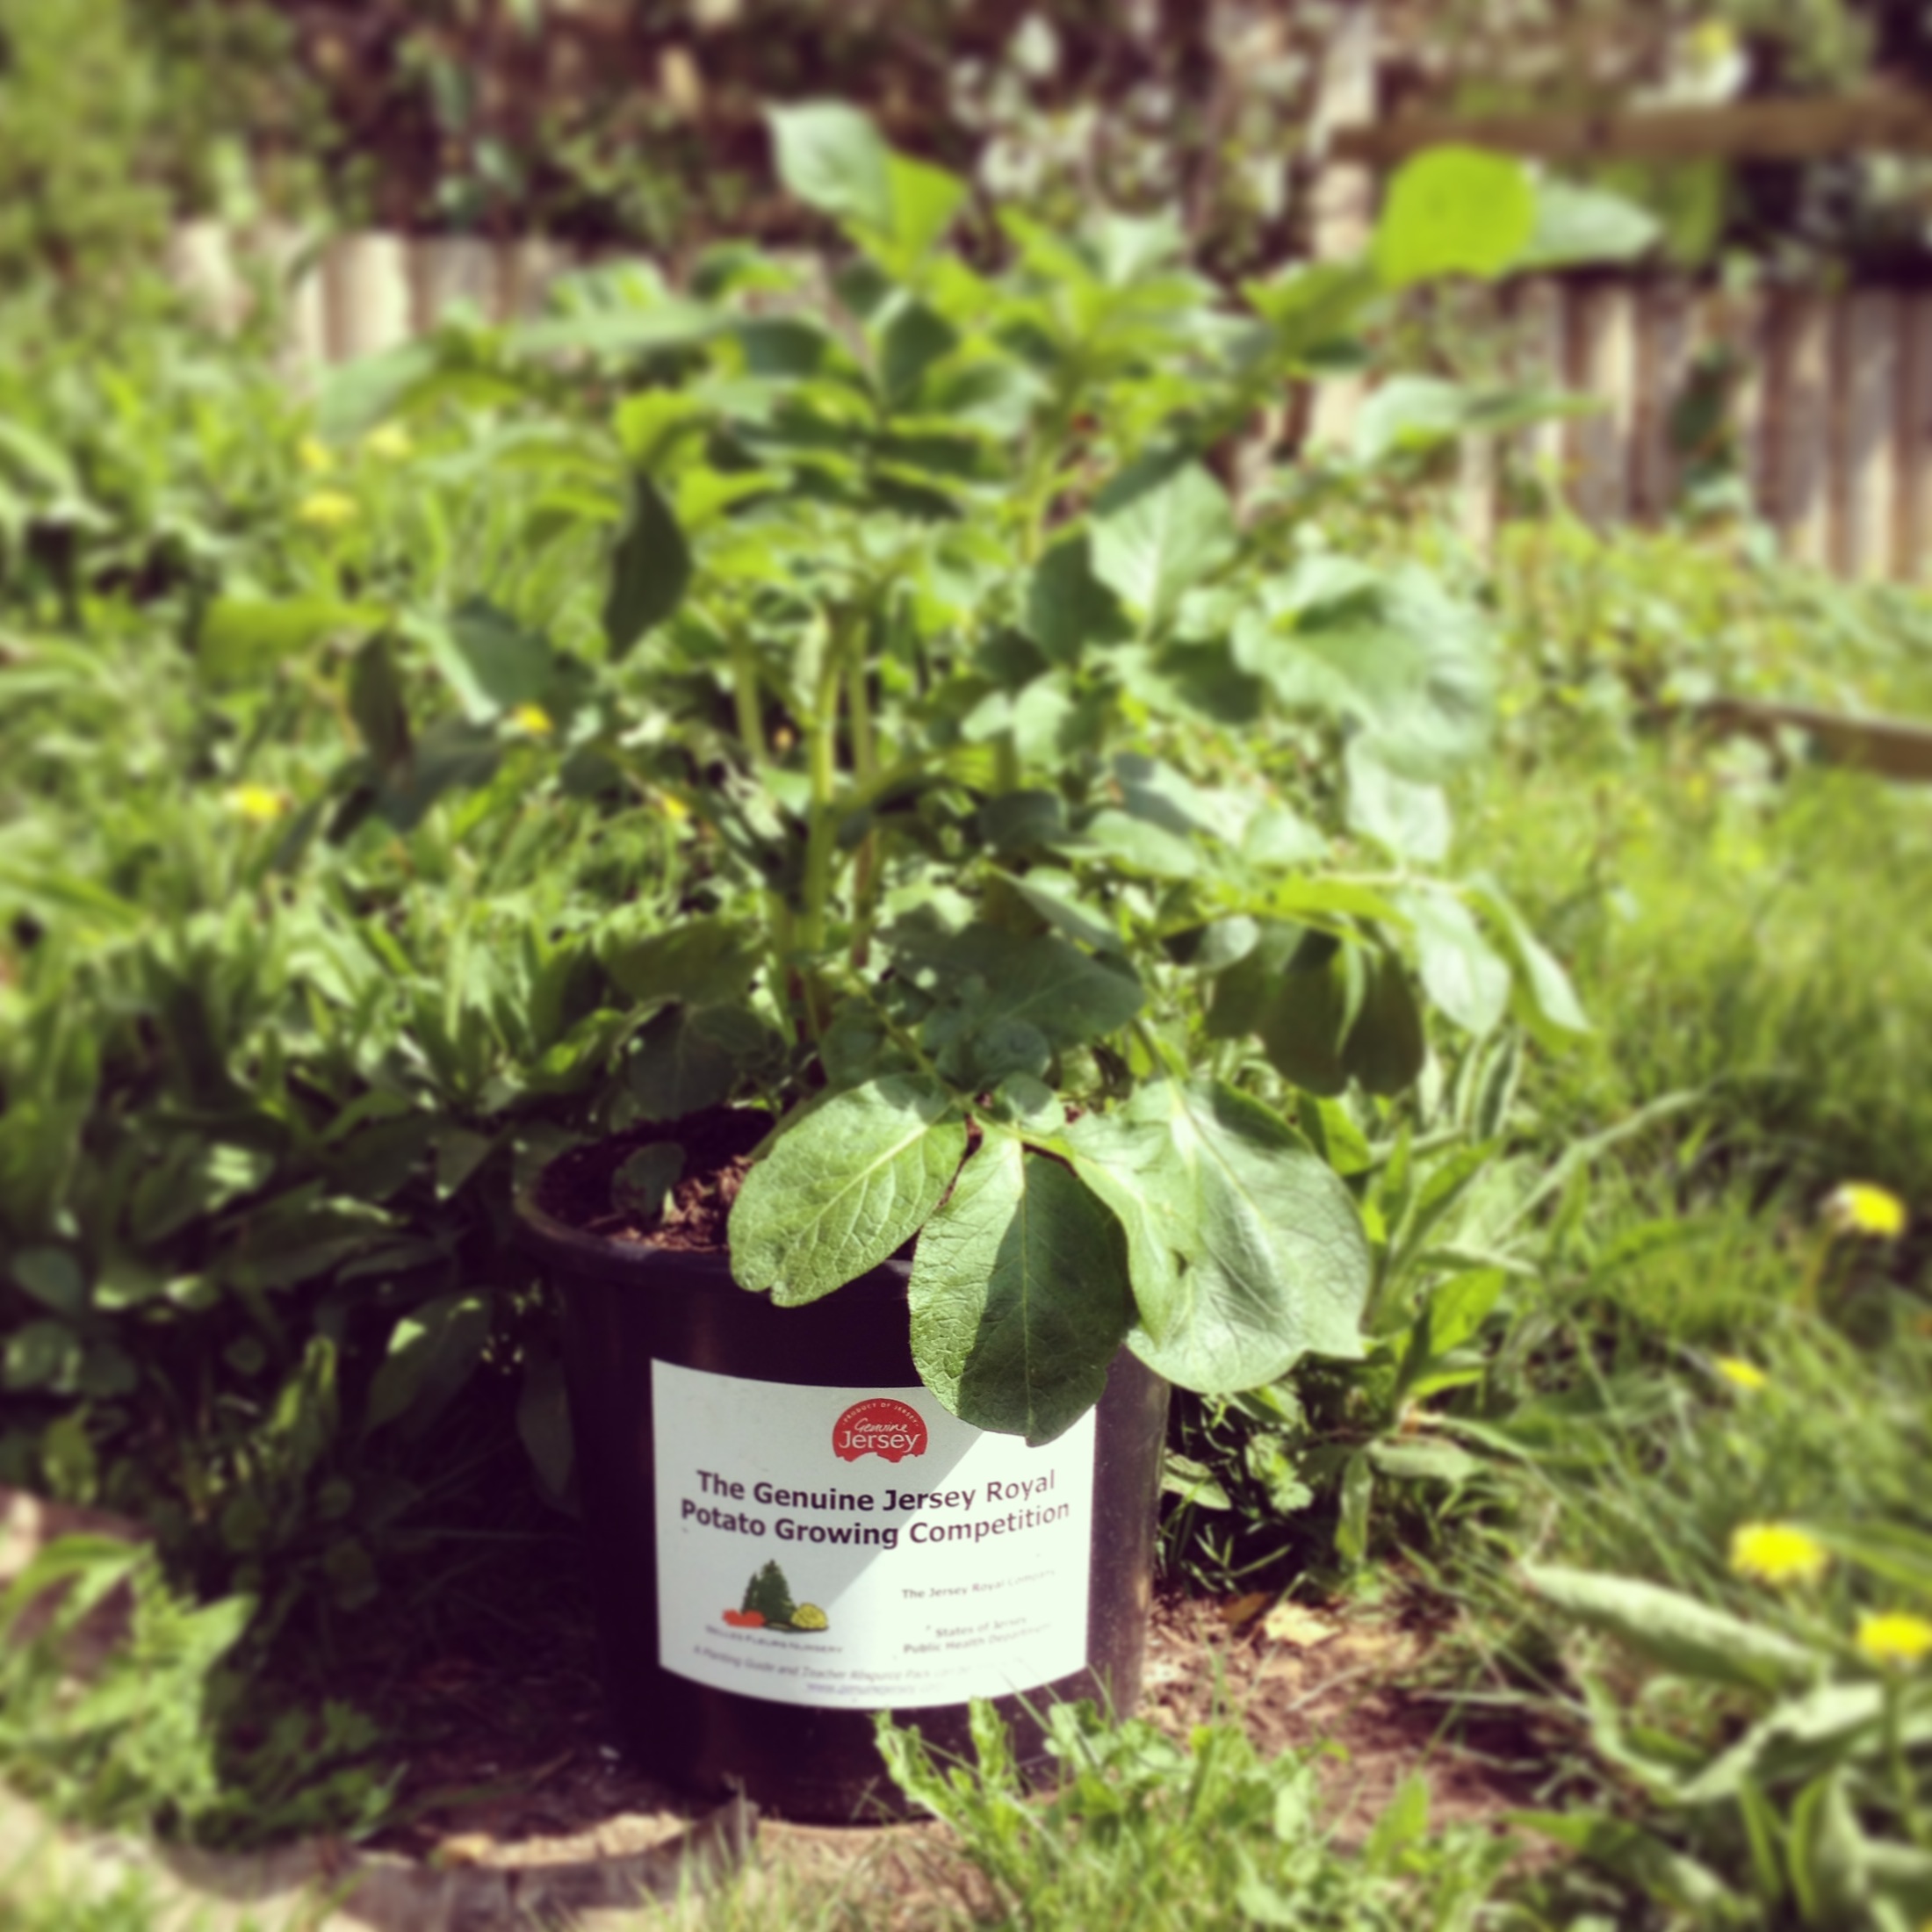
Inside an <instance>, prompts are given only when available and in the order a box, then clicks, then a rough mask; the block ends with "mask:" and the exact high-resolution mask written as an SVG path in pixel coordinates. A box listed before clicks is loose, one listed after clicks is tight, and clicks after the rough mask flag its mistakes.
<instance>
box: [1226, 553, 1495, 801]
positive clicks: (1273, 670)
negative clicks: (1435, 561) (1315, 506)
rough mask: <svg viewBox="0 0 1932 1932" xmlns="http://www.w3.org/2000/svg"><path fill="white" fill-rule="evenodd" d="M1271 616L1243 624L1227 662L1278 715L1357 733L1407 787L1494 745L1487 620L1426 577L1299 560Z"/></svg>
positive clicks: (1277, 591) (1277, 588)
mask: <svg viewBox="0 0 1932 1932" xmlns="http://www.w3.org/2000/svg"><path fill="white" fill-rule="evenodd" d="M1271 601H1272V603H1273V605H1274V606H1275V609H1276V614H1275V615H1274V616H1269V615H1268V614H1267V613H1266V612H1265V611H1263V610H1259V609H1257V610H1254V611H1251V612H1249V613H1247V614H1245V615H1244V616H1243V617H1242V618H1241V619H1240V620H1239V621H1238V622H1237V623H1236V627H1235V632H1234V658H1235V661H1236V664H1238V665H1239V666H1240V667H1241V668H1242V669H1243V670H1244V671H1247V672H1249V673H1251V674H1253V675H1255V676H1257V677H1260V678H1265V680H1266V681H1267V682H1268V683H1269V685H1270V686H1271V687H1272V688H1273V690H1274V692H1275V695H1276V696H1278V697H1279V698H1280V700H1281V702H1282V703H1284V704H1287V705H1289V706H1291V707H1294V708H1295V709H1306V710H1316V711H1317V712H1326V713H1328V714H1330V715H1331V716H1334V717H1340V718H1344V719H1349V720H1352V721H1354V722H1355V723H1357V724H1359V727H1360V728H1361V730H1362V732H1364V733H1365V734H1366V736H1367V737H1368V738H1369V739H1372V740H1373V744H1374V747H1375V750H1376V752H1377V753H1378V754H1379V755H1380V757H1381V760H1382V761H1383V762H1384V763H1385V764H1387V765H1388V768H1390V769H1391V770H1393V771H1395V772H1398V773H1400V774H1401V775H1403V776H1404V777H1409V778H1416V779H1423V780H1436V779H1441V778H1445V777H1448V776H1450V775H1453V773H1454V771H1455V770H1456V769H1457V768H1458V767H1459V766H1460V765H1463V764H1466V763H1467V761H1469V760H1470V759H1472V758H1473V757H1474V756H1475V755H1476V754H1477V753H1479V752H1481V750H1482V749H1483V748H1484V746H1486V745H1487V744H1488V742H1489V728H1490V724H1491V721H1492V713H1493V687H1494V665H1493V660H1494V654H1495V647H1494V643H1493V638H1492V633H1491V630H1490V626H1489V622H1488V620H1487V619H1486V618H1485V617H1484V616H1482V615H1481V612H1479V611H1478V610H1476V609H1474V607H1473V606H1471V605H1469V604H1467V603H1465V602H1462V601H1461V600H1460V599H1458V598H1456V597H1454V596H1452V595H1450V593H1449V592H1448V591H1447V590H1445V588H1443V586H1442V585H1441V583H1440V582H1439V581H1438V580H1437V579H1436V578H1435V577H1434V576H1433V575H1432V574H1431V573H1429V572H1427V571H1425V570H1422V569H1420V568H1418V567H1416V566H1409V565H1403V566H1397V567H1396V568H1395V569H1392V570H1388V571H1383V572H1373V571H1369V570H1367V569H1366V568H1365V567H1364V566H1360V565H1358V564H1355V563H1353V562H1352V561H1351V560H1350V559H1340V558H1334V557H1329V556H1316V557H1313V558H1309V559H1305V560H1304V561H1303V562H1302V563H1301V564H1300V565H1298V566H1296V568H1295V569H1294V571H1292V572H1291V573H1289V574H1288V576H1287V578H1286V579H1285V580H1281V581H1280V582H1279V583H1278V584H1276V585H1274V586H1273V587H1272V590H1271Z"/></svg>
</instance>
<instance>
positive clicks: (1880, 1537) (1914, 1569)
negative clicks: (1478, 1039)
mask: <svg viewBox="0 0 1932 1932" xmlns="http://www.w3.org/2000/svg"><path fill="white" fill-rule="evenodd" d="M23 1258H24V1257H23ZM14 1272H16V1273H17V1274H18V1272H19V1263H18V1262H16V1263H15V1264H14ZM1801 1526H1802V1527H1803V1528H1805V1529H1806V1530H1807V1531H1808V1532H1810V1534H1812V1535H1813V1536H1814V1537H1816V1538H1817V1539H1818V1540H1819V1541H1820V1543H1822V1544H1823V1545H1824V1546H1825V1547H1826V1548H1827V1550H1829V1551H1831V1552H1832V1554H1834V1555H1835V1556H1842V1557H1844V1558H1845V1559H1847V1561H1850V1562H1853V1563H1857V1564H1859V1565H1861V1566H1862V1567H1863V1568H1866V1569H1868V1570H1870V1571H1871V1573H1872V1575H1874V1576H1882V1577H1884V1578H1885V1581H1886V1582H1888V1583H1897V1584H1900V1585H1901V1586H1902V1587H1903V1588H1904V1589H1907V1590H1914V1591H1916V1592H1917V1593H1918V1594H1919V1595H1920V1596H1921V1597H1925V1598H1927V1599H1928V1601H1932V1536H1928V1535H1926V1533H1925V1532H1923V1531H1922V1530H1914V1529H1912V1528H1910V1527H1908V1526H1907V1525H1905V1524H1903V1523H1846V1524H1834V1523H1818V1524H1810V1523H1807V1524H1805V1525H1801Z"/></svg>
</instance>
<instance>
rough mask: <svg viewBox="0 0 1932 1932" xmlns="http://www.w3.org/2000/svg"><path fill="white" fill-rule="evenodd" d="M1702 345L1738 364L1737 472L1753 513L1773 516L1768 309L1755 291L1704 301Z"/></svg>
mask: <svg viewBox="0 0 1932 1932" xmlns="http://www.w3.org/2000/svg"><path fill="white" fill-rule="evenodd" d="M1698 333H1699V335H1700V337H1701V339H1702V340H1704V341H1705V342H1717V343H1721V344H1722V345H1723V346H1724V347H1726V348H1727V349H1728V350H1730V351H1731V352H1732V354H1733V355H1734V356H1735V357H1737V360H1738V371H1739V373H1738V381H1737V387H1736V388H1735V390H1734V392H1733V401H1732V416H1733V420H1734V422H1735V423H1736V425H1737V440H1738V451H1737V457H1738V468H1739V470H1740V472H1741V474H1742V476H1743V479H1744V487H1745V489H1746V491H1747V492H1748V494H1749V496H1750V500H1751V503H1752V506H1753V508H1755V510H1756V511H1757V513H1758V514H1759V515H1761V516H1767V517H1769V516H1773V515H1775V510H1774V505H1775V503H1776V501H1777V469H1776V465H1777V436H1776V431H1775V425H1774V423H1773V421H1772V416H1773V413H1774V403H1775V398H1776V390H1775V386H1774V385H1773V384H1772V382H1771V380H1770V373H1769V372H1770V366H1771V326H1770V305H1769V304H1768V303H1767V302H1766V301H1765V299H1764V298H1763V295H1762V294H1761V293H1760V292H1758V291H1756V290H1755V289H1746V290H1741V291H1731V292H1725V291H1721V290H1719V291H1713V292H1712V293H1711V294H1710V295H1708V296H1707V297H1706V298H1705V302H1704V306H1703V313H1702V315H1701V317H1700V327H1699V330H1698Z"/></svg>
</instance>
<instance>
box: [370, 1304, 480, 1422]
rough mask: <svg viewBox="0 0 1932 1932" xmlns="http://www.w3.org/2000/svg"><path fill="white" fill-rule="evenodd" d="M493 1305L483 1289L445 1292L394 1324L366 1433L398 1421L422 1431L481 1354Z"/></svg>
mask: <svg viewBox="0 0 1932 1932" xmlns="http://www.w3.org/2000/svg"><path fill="white" fill-rule="evenodd" d="M489 1334H490V1305H489V1302H488V1301H487V1298H486V1297H484V1296H482V1295H479V1294H443V1295H438V1296H437V1297H436V1300H435V1301H426V1302H425V1303H424V1304H423V1305H422V1307H421V1308H417V1309H416V1310H415V1312H414V1313H413V1314H409V1315H406V1316H403V1318H402V1320H401V1321H400V1322H398V1323H396V1327H395V1331H394V1333H393V1334H392V1335H391V1337H389V1352H388V1354H387V1355H386V1357H385V1358H384V1359H383V1364H382V1366H381V1367H380V1368H378V1370H377V1371H376V1379H375V1381H374V1382H373V1383H372V1384H371V1387H370V1390H369V1406H368V1408H367V1409H366V1410H364V1416H363V1430H364V1433H365V1434H367V1433H370V1432H371V1431H375V1430H378V1429H380V1428H382V1427H384V1426H385V1425H386V1424H389V1423H393V1422H400V1423H401V1424H402V1425H403V1431H404V1433H406V1434H408V1435H420V1434H421V1433H422V1431H424V1430H426V1429H427V1428H428V1427H429V1424H431V1423H433V1422H434V1421H435V1420H436V1417H437V1416H439V1415H440V1414H441V1413H442V1412H443V1409H445V1408H447V1407H448V1405H449V1404H450V1403H451V1402H452V1401H453V1400H454V1399H455V1397H456V1395H457V1394H458V1391H459V1390H460V1389H461V1388H462V1386H463V1384H464V1383H465V1381H468V1379H469V1376H470V1372H471V1371H472V1369H473V1368H474V1367H475V1366H476V1365H477V1363H478V1362H479V1360H480V1359H482V1354H483V1347H484V1344H485V1343H486V1342H487V1341H488V1339H489Z"/></svg>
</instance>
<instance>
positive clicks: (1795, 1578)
mask: <svg viewBox="0 0 1932 1932" xmlns="http://www.w3.org/2000/svg"><path fill="white" fill-rule="evenodd" d="M1830 1561H1831V1554H1830V1552H1829V1551H1827V1549H1826V1548H1825V1546H1824V1545H1823V1544H1822V1543H1820V1542H1819V1541H1818V1539H1816V1538H1815V1537H1812V1536H1807V1535H1806V1533H1805V1532H1804V1531H1803V1530H1801V1529H1799V1528H1798V1527H1796V1525H1792V1524H1790V1523H1741V1524H1739V1525H1738V1526H1737V1527H1736V1529H1734V1530H1733V1531H1732V1532H1731V1568H1732V1570H1733V1572H1734V1574H1735V1575H1739V1576H1748V1577H1749V1578H1751V1580H1752V1581H1753V1582H1759V1583H1770V1584H1771V1585H1772V1586H1773V1587H1774V1588H1777V1589H1783V1588H1784V1585H1785V1584H1787V1583H1815V1582H1817V1581H1818V1579H1819V1578H1820V1576H1822V1575H1824V1574H1825V1570H1826V1568H1827V1565H1828V1564H1829V1563H1830Z"/></svg>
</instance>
